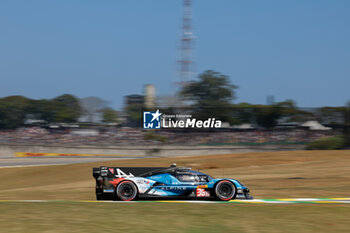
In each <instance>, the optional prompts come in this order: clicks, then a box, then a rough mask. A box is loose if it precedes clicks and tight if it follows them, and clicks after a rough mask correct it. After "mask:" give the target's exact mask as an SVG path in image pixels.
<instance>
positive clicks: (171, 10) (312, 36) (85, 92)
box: [0, 0, 350, 108]
mask: <svg viewBox="0 0 350 233" xmlns="http://www.w3.org/2000/svg"><path fill="white" fill-rule="evenodd" d="M193 4H194V6H193V16H194V19H193V24H194V32H195V35H196V37H197V41H196V43H195V57H196V72H197V73H201V72H203V71H204V70H207V69H212V70H215V71H218V72H221V73H223V74H226V75H229V76H230V79H231V82H232V83H233V84H235V85H238V86H239V89H238V90H237V96H238V99H237V100H235V102H251V103H265V102H266V96H267V95H274V96H275V100H276V101H282V100H285V99H294V100H295V101H296V102H297V104H298V106H300V107H318V106H324V105H332V106H336V105H344V104H345V103H346V102H347V101H348V100H350V91H349V87H350V77H349V75H350V64H349V63H350V31H349V29H350V14H349V12H350V1H347V0H327V1H326V0H314V1H312V0H289V1H287V0H285V1H281V0H250V1H236V0H194V2H193ZM181 15H182V1H181V0H128V1H125V0H103V1H97V0H32V1H28V0H21V1H20V0H1V1H0V96H1V97H2V96H8V95H24V96H27V97H30V98H35V99H40V98H53V97H55V96H58V95H60V94H63V93H71V94H74V95H76V96H78V97H80V98H81V97H87V96H98V97H101V98H103V99H105V100H107V101H110V103H111V106H112V107H115V108H120V107H122V103H123V96H125V95H127V94H134V93H136V94H137V93H140V94H141V93H142V89H143V85H144V84H146V83H152V84H154V85H155V86H156V88H157V94H159V95H166V94H168V93H170V92H172V91H174V89H175V88H174V82H176V81H178V80H179V77H178V73H177V65H176V60H177V59H178V58H179V52H178V48H179V46H180V43H179V38H180V36H181Z"/></svg>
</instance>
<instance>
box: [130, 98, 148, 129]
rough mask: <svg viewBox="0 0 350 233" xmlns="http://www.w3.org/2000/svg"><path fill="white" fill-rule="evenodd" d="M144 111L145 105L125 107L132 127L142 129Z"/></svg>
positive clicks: (134, 104)
mask: <svg viewBox="0 0 350 233" xmlns="http://www.w3.org/2000/svg"><path fill="white" fill-rule="evenodd" d="M144 110H145V108H144V106H143V104H137V103H133V104H128V105H127V106H126V107H125V111H126V113H127V116H128V125H129V126H131V127H141V126H142V118H143V111H144Z"/></svg>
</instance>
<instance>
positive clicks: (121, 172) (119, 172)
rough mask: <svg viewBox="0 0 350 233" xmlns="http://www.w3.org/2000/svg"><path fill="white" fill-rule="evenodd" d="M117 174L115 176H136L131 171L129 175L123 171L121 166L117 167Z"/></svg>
mask: <svg viewBox="0 0 350 233" xmlns="http://www.w3.org/2000/svg"><path fill="white" fill-rule="evenodd" d="M115 170H116V172H117V174H116V175H115V177H124V178H131V177H134V175H133V174H131V173H130V172H129V175H127V174H126V173H125V172H123V171H122V170H120V169H119V168H117V169H115Z"/></svg>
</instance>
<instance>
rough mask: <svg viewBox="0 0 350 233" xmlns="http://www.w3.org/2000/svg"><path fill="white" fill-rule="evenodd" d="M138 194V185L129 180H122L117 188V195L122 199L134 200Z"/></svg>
mask: <svg viewBox="0 0 350 233" xmlns="http://www.w3.org/2000/svg"><path fill="white" fill-rule="evenodd" d="M137 194H138V191H137V187H136V185H135V184H134V183H133V182H132V181H129V180H126V181H122V182H120V183H119V185H118V186H117V188H116V189H115V195H116V197H117V198H118V199H119V200H122V201H132V200H134V199H135V198H136V197H137Z"/></svg>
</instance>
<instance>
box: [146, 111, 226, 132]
mask: <svg viewBox="0 0 350 233" xmlns="http://www.w3.org/2000/svg"><path fill="white" fill-rule="evenodd" d="M221 124H222V122H221V121H220V120H217V119H215V118H213V117H212V118H208V119H206V120H199V119H196V118H193V117H192V115H189V114H171V115H168V114H163V113H160V112H159V109H157V111H155V112H143V128H144V129H160V128H221Z"/></svg>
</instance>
